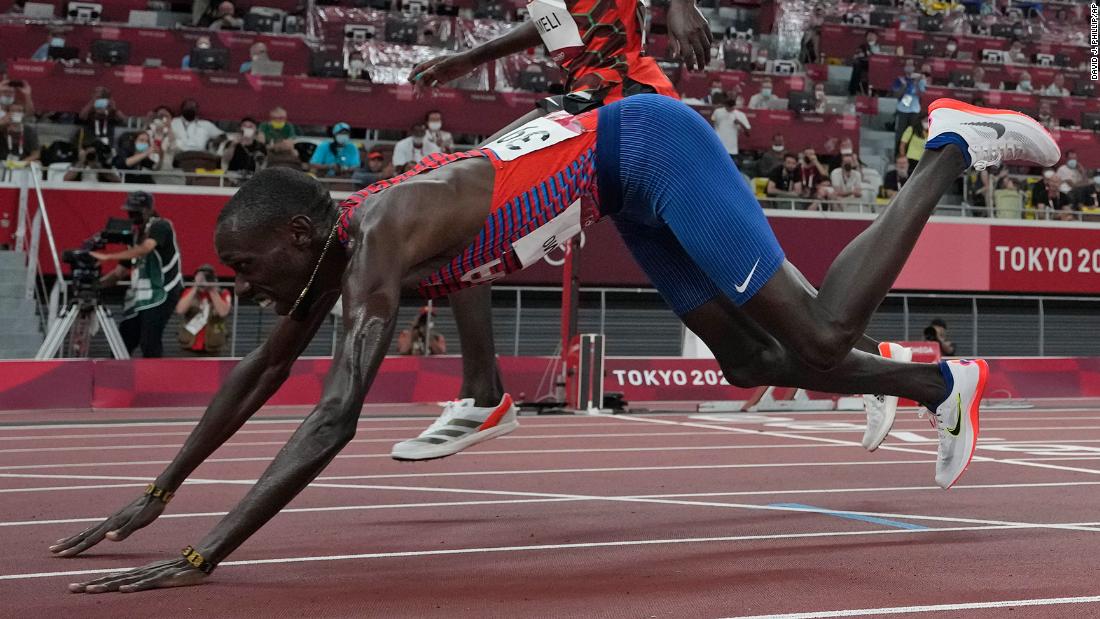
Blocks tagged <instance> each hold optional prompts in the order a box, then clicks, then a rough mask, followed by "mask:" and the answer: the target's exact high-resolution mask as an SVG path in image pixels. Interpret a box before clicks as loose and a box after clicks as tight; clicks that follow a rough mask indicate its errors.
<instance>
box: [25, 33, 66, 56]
mask: <svg viewBox="0 0 1100 619" xmlns="http://www.w3.org/2000/svg"><path fill="white" fill-rule="evenodd" d="M51 47H65V38H64V37H60V36H57V35H50V40H49V41H46V42H45V43H43V44H42V46H41V47H39V48H38V49H36V50H35V51H34V55H33V56H31V60H37V61H39V62H41V61H43V60H49V59H50V48H51Z"/></svg>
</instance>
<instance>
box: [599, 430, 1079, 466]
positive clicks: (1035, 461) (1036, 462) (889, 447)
mask: <svg viewBox="0 0 1100 619" xmlns="http://www.w3.org/2000/svg"><path fill="white" fill-rule="evenodd" d="M618 417H619V418H620V419H627V420H631V421H641V422H645V423H658V424H667V425H676V426H686V427H689V428H709V429H711V430H724V431H726V432H733V433H736V434H751V435H754V436H773V437H777V438H793V439H802V440H806V441H814V442H818V443H830V444H832V445H848V446H855V447H859V448H860V449H862V448H863V446H862V445H860V444H859V443H857V442H855V441H845V440H840V439H835V438H825V437H822V436H810V435H800V434H791V433H789V432H772V431H769V430H749V429H746V428H737V427H732V426H716V425H710V424H704V423H692V422H686V421H673V420H670V419H653V418H648V417H636V416H633V415H619V416H618ZM879 450H880V451H901V452H905V453H915V454H925V455H931V456H935V455H937V454H936V452H935V451H929V450H926V449H915V448H912V447H898V446H896V445H893V444H886V445H883V446H881V447H879ZM1045 460H1047V458H1029V459H1026V460H1023V459H1001V458H991V457H989V456H978V455H975V456H974V459H973V461H972V462H996V463H999V464H1015V465H1018V466H1028V467H1033V468H1042V469H1052V470H1055V471H1067V472H1071V473H1087V474H1089V475H1100V470H1098V469H1085V468H1079V467H1072V466H1061V465H1057V464H1047V463H1045Z"/></svg>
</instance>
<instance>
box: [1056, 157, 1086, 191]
mask: <svg viewBox="0 0 1100 619" xmlns="http://www.w3.org/2000/svg"><path fill="white" fill-rule="evenodd" d="M1058 178H1059V180H1061V181H1062V182H1063V183H1069V186H1070V187H1071V188H1073V187H1080V186H1082V185H1084V184H1085V183H1086V182H1088V180H1087V179H1088V175H1086V174H1085V170H1084V168H1082V167H1081V164H1080V163H1079V162H1078V161H1077V151H1075V150H1067V151H1066V162H1065V163H1063V164H1062V165H1061V166H1059V167H1058Z"/></svg>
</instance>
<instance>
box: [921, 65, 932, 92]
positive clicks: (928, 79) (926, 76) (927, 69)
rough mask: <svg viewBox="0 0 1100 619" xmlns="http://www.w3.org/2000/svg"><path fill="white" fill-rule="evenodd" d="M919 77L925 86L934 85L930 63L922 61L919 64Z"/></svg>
mask: <svg viewBox="0 0 1100 619" xmlns="http://www.w3.org/2000/svg"><path fill="white" fill-rule="evenodd" d="M920 74H921V79H923V80H924V85H925V86H934V85H935V81H934V80H933V79H932V63H930V62H924V63H921V66H920Z"/></svg>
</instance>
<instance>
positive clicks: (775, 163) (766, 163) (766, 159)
mask: <svg viewBox="0 0 1100 619" xmlns="http://www.w3.org/2000/svg"><path fill="white" fill-rule="evenodd" d="M785 152H787V148H786V141H785V140H784V139H783V134H782V133H776V134H775V135H773V136H772V146H771V148H769V149H768V150H766V151H764V153H763V154H762V155H760V161H759V162H758V163H757V166H756V175H757V176H770V175H771V173H772V172H773V171H775V169H776V168H778V167H779V166H780V165H782V164H783V154H784V153H785ZM796 159H797V158H796Z"/></svg>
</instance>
